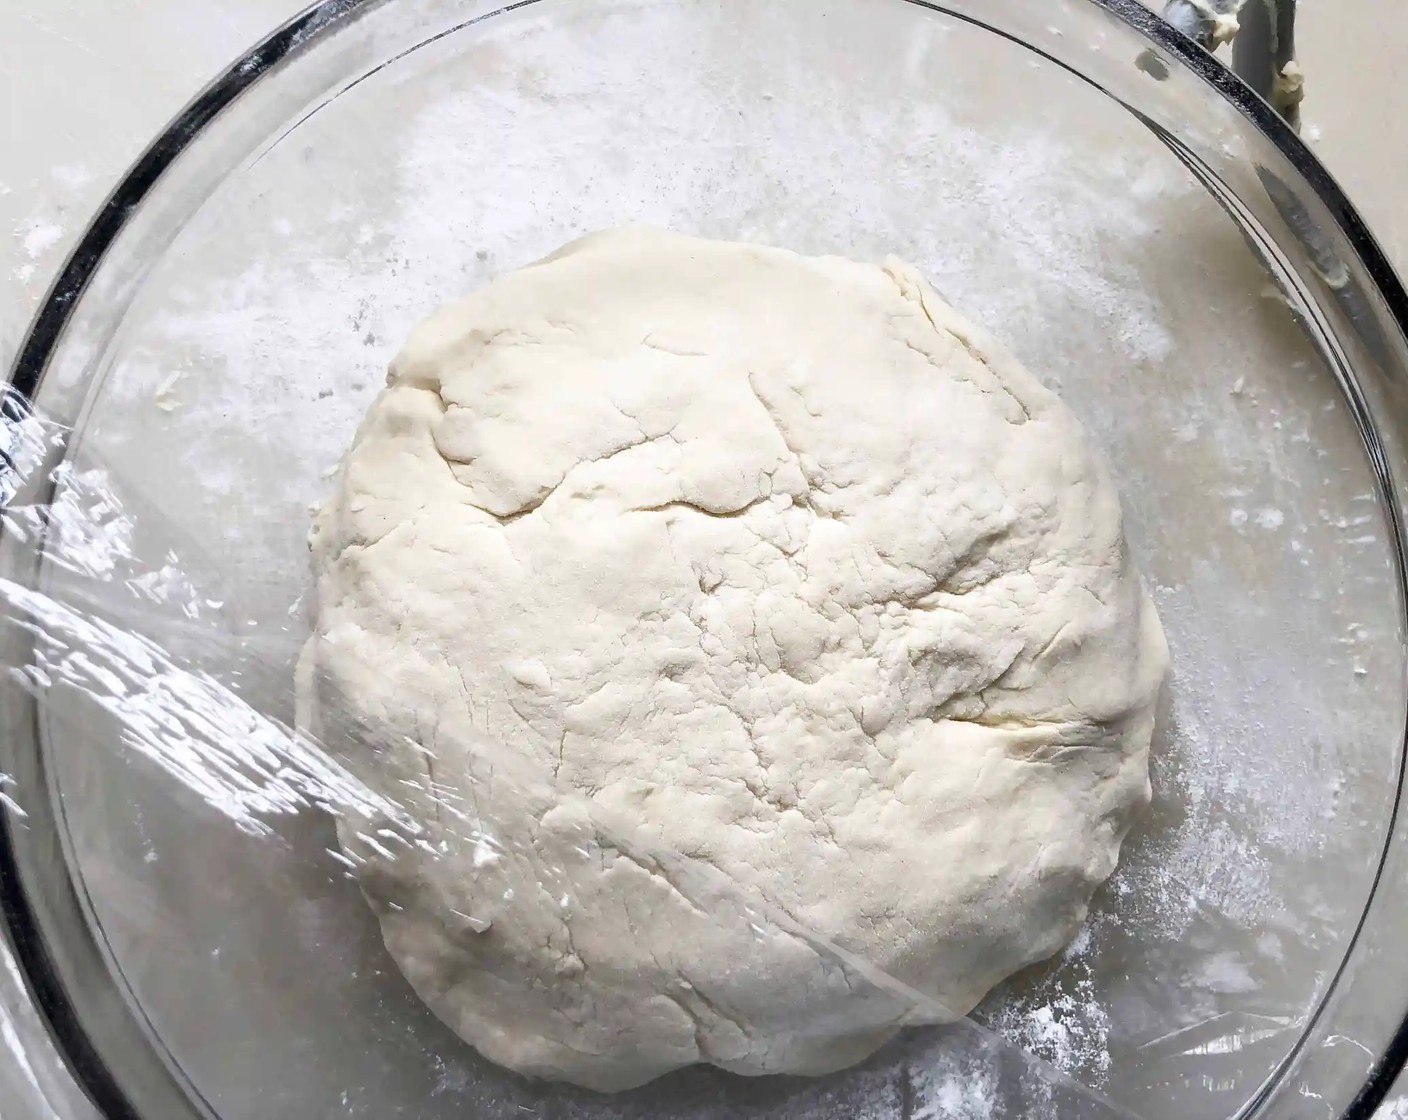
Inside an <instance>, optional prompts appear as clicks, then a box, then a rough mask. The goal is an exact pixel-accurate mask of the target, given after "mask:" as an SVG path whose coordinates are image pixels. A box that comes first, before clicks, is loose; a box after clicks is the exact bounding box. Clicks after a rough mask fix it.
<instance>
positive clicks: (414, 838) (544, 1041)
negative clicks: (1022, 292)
mask: <svg viewBox="0 0 1408 1120" xmlns="http://www.w3.org/2000/svg"><path fill="white" fill-rule="evenodd" d="M312 546H313V564H314V571H315V574H316V578H317V625H316V631H315V635H314V637H313V638H312V639H311V640H310V642H309V644H308V647H307V650H306V651H305V656H304V660H303V664H302V668H301V674H302V684H301V698H302V703H301V721H302V723H303V724H304V726H307V727H310V728H311V730H313V731H314V732H315V733H316V734H319V735H321V736H322V737H323V740H324V741H325V742H327V743H328V744H329V746H330V748H331V749H333V750H334V751H336V752H338V753H339V755H340V756H341V757H342V758H343V759H344V760H345V761H346V763H347V764H348V765H349V766H350V767H351V768H352V769H353V770H354V772H355V773H356V774H357V775H358V776H359V777H360V778H361V779H362V780H363V781H365V782H367V783H368V784H369V785H371V786H372V787H373V788H375V789H377V790H379V791H380V792H382V793H384V794H386V795H387V796H388V797H389V798H392V799H394V800H397V801H399V802H400V803H401V804H403V805H404V806H406V809H407V812H408V814H409V816H410V817H411V818H413V819H414V820H415V821H417V822H418V825H419V828H418V830H406V829H404V828H403V829H402V830H401V831H399V832H398V831H396V830H395V829H394V828H392V827H390V826H389V825H388V822H384V821H366V820H362V819H359V818H348V819H345V820H343V821H341V822H339V828H340V834H341V841H342V843H343V845H344V848H345V849H346V851H347V852H348V853H349V855H351V856H353V857H354V858H355V859H356V860H357V861H358V862H359V863H360V864H362V885H363V889H364V891H365V893H366V895H367V897H368V899H369V900H370V902H371V904H372V906H373V907H374V908H375V910H376V912H377V915H378V917H379V918H380V921H381V926H382V931H383V934H384V937H385V941H386V945H387V948H388V949H389V950H390V952H391V955H392V956H393V957H394V958H395V959H396V961H397V963H398V964H399V966H400V967H401V969H402V971H403V972H404V973H405V975H406V977H407V978H408V979H409V980H410V982H411V984H412V985H413V986H414V987H415V989H416V991H417V992H418V993H419V994H420V996H421V997H422V998H423V999H424V1000H425V1002H426V1003H427V1004H429V1005H430V1007H431V1008H432V1009H433V1010H434V1011H435V1012H436V1013H437V1014H438V1015H439V1016H440V1017H441V1018H443V1019H444V1020H445V1021H446V1022H447V1023H448V1024H449V1025H450V1026H451V1027H453V1028H454V1030H456V1031H457V1032H458V1033H459V1034H460V1035H461V1036H463V1037H464V1038H465V1039H467V1040H468V1041H469V1042H471V1043H472V1044H473V1045H474V1046H476V1047H477V1048H478V1049H479V1050H480V1051H481V1052H483V1053H484V1054H485V1055H487V1056H488V1057H490V1058H492V1059H493V1060H494V1061H496V1062H499V1063H501V1064H503V1065H505V1066H508V1067H510V1068H512V1069H515V1070H519V1071H522V1072H524V1073H528V1074H533V1075H540V1076H543V1077H549V1078H559V1079H566V1080H569V1081H573V1082H577V1083H579V1084H582V1085H586V1086H590V1087H593V1088H597V1089H603V1090H614V1089H621V1088H626V1087H629V1086H634V1085H638V1084H640V1083H642V1082H644V1081H647V1080H649V1079H651V1078H653V1077H656V1076H658V1075H659V1074H662V1073H664V1072H666V1071H668V1070H671V1069H674V1068H676V1067H679V1066H683V1065H687V1064H690V1063H694V1062H711V1063H713V1064H715V1065H718V1066H722V1067H724V1068H725V1069H729V1070H734V1071H736V1072H739V1073H745V1074H761V1073H782V1072H790V1073H806V1074H816V1073H822V1072H827V1071H830V1070H834V1069H837V1068H840V1067H842V1066H845V1065H848V1064H850V1063H852V1062H855V1061H858V1060H859V1059H861V1058H863V1057H865V1056H866V1055H868V1054H869V1053H871V1052H872V1051H873V1050H875V1049H876V1048H877V1047H878V1046H880V1045H881V1044H882V1043H883V1042H884V1041H885V1040H886V1039H888V1038H889V1037H891V1036H892V1035H893V1034H894V1033H895V1031H896V1030H898V1029H899V1028H900V1027H901V1026H903V1025H906V1024H910V1023H915V1022H924V1021H934V1020H939V1019H943V1018H945V1017H948V1016H961V1015H963V1014H966V1013H967V1012H968V1011H969V1010H970V1009H971V1008H972V1007H973V1005H974V1004H975V1003H976V1002H977V1001H978V1000H979V999H980V998H981V997H982V996H983V994H984V993H986V992H987V991H988V990H989V989H990V988H991V987H992V986H993V985H994V984H996V983H997V982H998V981H999V980H1001V979H1002V978H1004V977H1005V976H1007V975H1008V974H1009V973H1011V972H1013V971H1014V970H1016V969H1019V968H1021V967H1022V966H1024V965H1026V964H1029V963H1031V962H1033V961H1036V960H1038V959H1041V958H1043V957H1046V956H1048V955H1050V954H1051V953H1053V952H1055V951H1056V950H1057V949H1059V948H1060V947H1061V946H1062V945H1063V944H1064V943H1066V942H1067V941H1068V940H1069V939H1070V938H1071V937H1072V936H1073V935H1074V933H1075V932H1076V930H1077V928H1078V927H1079V925H1080V923H1081V922H1082V921H1083V920H1084V917H1085V914H1086V909H1087V905H1088V903H1089V899H1090V895H1091V892H1092V891H1093V890H1094V888H1095V887H1096V886H1097V885H1098V884H1099V883H1100V882H1102V881H1103V880H1104V879H1105V878H1106V877H1107V876H1108V875H1109V874H1110V872H1111V871H1112V870H1113V868H1114V866H1115V861H1116V859H1117V857H1118V853H1119V847H1120V843H1121V841H1122V839H1123V837H1124V835H1125V833H1126V831H1127V829H1128V827H1129V824H1130V821H1131V818H1132V817H1133V816H1134V814H1135V813H1136V812H1137V810H1138V809H1139V808H1140V807H1141V806H1142V805H1143V804H1144V803H1145V802H1146V801H1147V799H1148V797H1149V788H1148V769H1147V755H1148V748H1149V742H1150V736H1151V734H1152V728H1153V719H1154V704H1155V698H1156V694H1157V692H1158V689H1159V687H1160V684H1161V681H1162V679H1163V676H1164V673H1165V671H1166V668H1167V651H1166V648H1165V645H1164V638H1163V633H1162V630H1161V628H1160V626H1159V623H1158V619H1157V617H1156V615H1155V612H1154V608H1153V606H1152V604H1151V602H1150V600H1149V598H1148V596H1147V595H1146V593H1145V591H1144V589H1143V587H1142V585H1141V583H1140V580H1139V578H1138V576H1137V575H1136V573H1135V571H1134V569H1133V567H1132V566H1131V562H1130V557H1129V554H1128V551H1127V550H1126V547H1125V542H1124V539H1123V536H1122V531H1121V518H1120V509H1119V503H1118V499H1117V497H1116V494H1115V491H1114V489H1113V488H1112V486H1111V484H1110V482H1109V479H1108V477H1107V475H1106V471H1105V469H1104V467H1103V466H1102V464H1101V462H1100V460H1099V458H1098V456H1097V455H1096V454H1095V452H1094V451H1093V450H1092V449H1091V448H1090V446H1089V445H1088V443H1087V441H1086V438H1085V436H1084V434H1083V433H1082V431H1081V429H1080V427H1079V425H1078V424H1077V422H1076V421H1075V419H1074V418H1073V417H1072V415H1071V414H1070V412H1069V411H1067V409H1066V408H1065V407H1063V406H1062V405H1061V403H1060V402H1059V401H1058V400H1057V399H1056V398H1055V397H1054V396H1053V395H1052V394H1051V393H1050V392H1049V391H1048V390H1046V389H1045V388H1043V387H1042V386H1041V385H1040V384H1039V383H1038V382H1037V381H1036V380H1035V379H1033V378H1032V377H1031V376H1030V375H1029V374H1028V373H1027V372H1025V371H1024V370H1023V369H1022V368H1021V367H1020V366H1018V365H1017V364H1015V362H1014V361H1013V360H1012V359H1011V358H1010V357H1008V356H1006V355H1005V354H1003V353H1002V352H1001V351H999V350H998V349H996V348H995V347H994V346H992V345H991V344H990V343H988V342H986V341H985V340H983V339H982V338H981V337H980V336H979V335H978V332H977V331H975V329H974V328H973V327H972V326H971V325H969V324H968V323H966V322H965V321H964V320H963V319H961V318H960V317H958V316H957V315H956V314H955V313H954V312H953V310H952V309H950V308H949V307H948V306H946V305H945V304H944V303H943V302H942V301H941V300H940V299H938V298H937V297H936V295H935V294H934V292H933V290H932V289H931V288H929V287H928V285H927V284H926V283H925V282H924V280H923V279H922V278H921V277H920V276H919V275H918V274H917V273H916V272H915V271H914V270H913V269H911V268H909V267H906V266H905V265H902V264H900V263H898V262H894V261H892V262H890V263H888V264H886V265H885V266H884V267H876V266H873V265H862V264H855V263H852V262H849V261H845V260H841V259H838V258H817V259H808V258H803V257H799V256H797V255H795V254H793V253H789V252H785V251H781V250H776V249H768V248H759V247H754V246H746V245H736V244H726V243H719V242H709V241H701V240H695V239H691V238H686V237H682V236H677V235H673V234H666V233H661V232H654V231H649V230H640V229H629V230H621V231H615V232H610V233H605V234H598V235H594V236H592V237H588V238H586V239H584V240H581V241H578V242H575V243H573V244H571V245H569V246H567V247H566V248H564V249H563V250H561V251H560V252H559V253H557V254H556V255H554V256H552V257H549V258H548V259H547V260H545V261H543V262H540V263H538V264H535V265H533V266H531V267H528V268H525V269H522V270H520V271H518V272H515V273H512V274H510V275H507V276H504V277H503V278H501V279H499V280H498V281H496V282H495V283H493V284H492V285H490V286H489V287H487V288H485V289H483V290H481V291H479V292H477V293H475V294H474V295H472V296H470V297H469V298H467V299H464V300H462V301H460V302H458V303H454V304H452V305H450V306H448V307H446V308H444V309H443V310H441V311H439V312H437V313H436V314H435V315H433V316H431V318H430V319H429V320H427V321H426V322H425V323H423V324H422V325H421V326H420V327H418V328H417V329H416V331H415V333H414V334H413V335H412V337H411V339H410V341H409V343H408V344H407V345H406V347H405V349H404V350H403V351H402V353H401V354H400V356H399V357H398V358H397V359H396V361H395V362H394V364H393V365H392V367H391V373H390V376H389V378H388V386H387V388H386V390H385V391H384V392H383V393H382V394H381V396H380V397H379V398H378V399H377V401H376V403H375V404H374V405H373V406H372V409H371V411H370V413H369V415H368V416H367V418H366V421H365V422H364V424H363V425H362V428H361V430H360V431H359V433H358V435H357V438H356V442H355V444H354V445H353V447H352V449H351V451H350V452H349V453H348V456H347V458H346V461H345V463H344V464H343V467H342V469H341V472H340V475H339V477H338V480H337V483H336V489H335V492H334V494H333V496H332V497H331V498H330V500H329V501H328V503H327V505H326V506H325V507H324V508H323V510H322V511H321V512H320V514H319V515H318V517H317V520H316V524H315V527H314V530H313V535H312ZM915 992H917V993H920V994H921V998H915V996H914V993H915Z"/></svg>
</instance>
